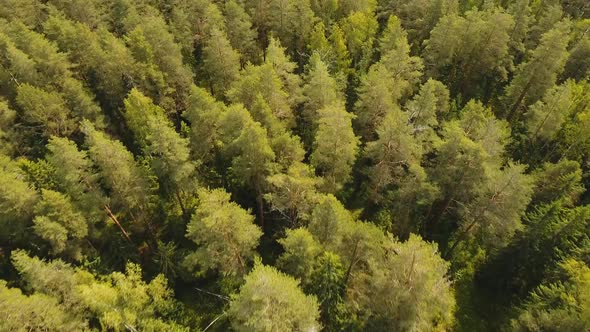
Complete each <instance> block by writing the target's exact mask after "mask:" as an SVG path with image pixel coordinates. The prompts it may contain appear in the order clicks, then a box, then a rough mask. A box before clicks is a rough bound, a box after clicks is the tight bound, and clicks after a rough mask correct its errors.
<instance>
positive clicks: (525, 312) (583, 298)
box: [511, 259, 590, 331]
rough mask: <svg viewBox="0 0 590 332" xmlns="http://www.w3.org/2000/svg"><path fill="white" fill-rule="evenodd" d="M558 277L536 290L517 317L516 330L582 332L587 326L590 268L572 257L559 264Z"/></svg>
mask: <svg viewBox="0 0 590 332" xmlns="http://www.w3.org/2000/svg"><path fill="white" fill-rule="evenodd" d="M559 274H560V277H561V278H560V279H561V280H557V281H554V282H547V283H546V284H543V285H541V286H539V287H538V288H537V289H535V290H534V291H533V292H532V293H531V295H530V297H529V300H528V301H527V303H526V304H525V305H524V306H523V307H522V309H521V310H520V312H519V315H518V317H517V318H515V319H513V320H512V321H511V328H512V329H513V330H515V331H531V330H551V331H585V330H587V329H588V328H590V303H588V295H589V294H590V269H589V268H588V266H587V265H586V264H585V263H584V262H580V261H576V260H574V259H568V260H565V261H564V262H562V263H561V264H560V271H559Z"/></svg>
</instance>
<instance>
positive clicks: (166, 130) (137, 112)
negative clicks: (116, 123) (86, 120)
mask: <svg viewBox="0 0 590 332" xmlns="http://www.w3.org/2000/svg"><path fill="white" fill-rule="evenodd" d="M124 115H125V119H126V121H127V126H128V127H129V129H131V131H132V132H133V134H134V136H135V140H136V142H137V144H138V145H139V146H140V148H141V149H142V151H143V153H144V156H145V157H147V158H148V160H149V161H151V165H152V169H153V170H154V172H155V173H156V175H157V176H158V177H159V178H160V183H161V187H163V188H164V189H165V190H166V191H167V192H168V193H169V194H170V195H175V196H176V198H177V199H178V203H179V204H180V206H181V207H182V209H183V210H184V209H185V207H184V203H183V201H182V199H181V194H184V193H190V192H192V191H193V186H194V178H193V173H194V170H195V165H194V163H193V162H191V161H190V156H189V155H190V150H189V146H188V145H189V142H188V140H187V139H185V138H183V137H181V136H180V135H179V134H178V133H177V132H176V131H175V130H174V127H173V125H172V123H170V121H169V120H168V118H167V117H166V114H165V111H164V110H163V109H162V108H161V107H159V106H156V105H154V104H153V103H152V101H151V100H150V99H149V98H148V97H146V96H144V95H143V94H141V92H139V91H138V90H136V89H133V90H131V92H130V93H129V95H128V97H127V99H125V114H124Z"/></svg>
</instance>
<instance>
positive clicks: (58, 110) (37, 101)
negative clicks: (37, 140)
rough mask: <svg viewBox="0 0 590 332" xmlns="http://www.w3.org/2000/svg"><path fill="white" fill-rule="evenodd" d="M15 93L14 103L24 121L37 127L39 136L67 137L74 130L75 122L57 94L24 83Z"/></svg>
mask: <svg viewBox="0 0 590 332" xmlns="http://www.w3.org/2000/svg"><path fill="white" fill-rule="evenodd" d="M17 93H18V95H17V99H16V102H17V104H18V106H19V108H20V109H21V110H22V112H23V116H24V119H25V120H26V121H27V122H28V123H30V124H32V125H35V126H38V128H39V129H37V130H38V132H39V134H41V135H43V136H45V137H49V136H67V135H70V134H71V133H72V132H73V131H74V130H75V129H76V121H75V120H74V118H73V116H72V114H71V112H70V110H69V109H68V108H67V107H66V105H65V102H64V100H63V98H62V97H61V96H60V95H59V94H58V93H55V92H47V91H44V90H43V89H39V88H36V87H34V86H31V85H29V84H26V83H25V84H22V85H20V86H19V87H18V92H17Z"/></svg>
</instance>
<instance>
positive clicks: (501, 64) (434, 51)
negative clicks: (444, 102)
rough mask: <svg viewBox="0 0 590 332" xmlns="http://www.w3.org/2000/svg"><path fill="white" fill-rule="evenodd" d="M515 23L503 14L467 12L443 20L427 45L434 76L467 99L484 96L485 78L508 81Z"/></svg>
mask: <svg viewBox="0 0 590 332" xmlns="http://www.w3.org/2000/svg"><path fill="white" fill-rule="evenodd" d="M513 29H514V20H513V19H512V17H511V16H510V15H509V14H506V13H503V12H501V11H489V10H484V11H477V10H475V11H468V12H467V13H465V17H462V16H459V15H449V16H445V17H443V18H441V20H440V21H439V22H438V24H437V25H436V27H435V28H434V29H432V31H431V33H430V38H429V39H428V41H426V42H425V45H426V48H425V53H424V58H425V62H426V66H427V67H428V68H429V71H430V72H431V75H432V76H434V77H436V78H441V79H443V80H444V81H445V82H446V83H447V84H449V86H451V87H452V90H453V92H454V93H455V94H456V93H459V92H461V94H462V95H464V96H465V97H467V98H470V97H474V96H478V95H479V96H481V95H484V94H485V93H486V92H487V90H488V89H490V87H489V86H482V84H484V82H485V78H488V79H493V80H498V81H505V80H506V79H507V75H508V71H509V69H510V68H511V66H512V63H511V59H510V57H509V53H508V50H509V47H508V46H509V45H508V44H509V41H510V35H509V33H510V32H511V31H512V30H513Z"/></svg>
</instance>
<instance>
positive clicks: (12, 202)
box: [0, 155, 38, 243]
mask: <svg viewBox="0 0 590 332" xmlns="http://www.w3.org/2000/svg"><path fill="white" fill-rule="evenodd" d="M37 199H38V197H37V192H36V191H35V188H34V187H33V186H32V185H31V184H30V183H28V182H27V181H25V175H24V173H23V171H22V170H21V169H19V168H18V166H17V164H16V163H15V162H13V161H12V160H10V158H8V157H6V156H3V155H0V225H2V229H3V231H2V232H1V233H0V238H1V239H2V242H3V243H11V242H12V241H15V242H18V239H22V237H23V236H24V234H23V231H24V230H25V227H26V226H27V223H28V222H29V221H30V220H31V218H32V212H33V211H32V209H31V207H32V206H34V205H35V202H36V201H37Z"/></svg>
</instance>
